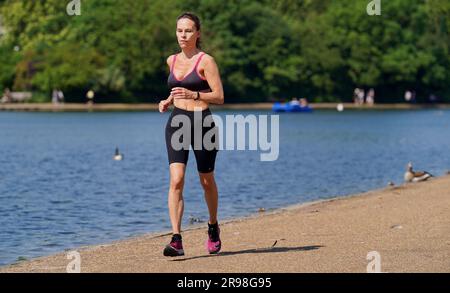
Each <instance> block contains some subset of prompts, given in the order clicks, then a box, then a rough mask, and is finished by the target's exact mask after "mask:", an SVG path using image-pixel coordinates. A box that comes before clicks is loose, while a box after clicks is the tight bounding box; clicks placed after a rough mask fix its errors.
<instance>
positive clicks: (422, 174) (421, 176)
mask: <svg viewBox="0 0 450 293" xmlns="http://www.w3.org/2000/svg"><path fill="white" fill-rule="evenodd" d="M431 177H433V175H431V174H430V173H428V172H426V171H413V166H412V163H411V162H409V163H408V166H407V167H406V172H405V175H404V178H405V181H406V182H422V181H426V180H428V179H429V178H431Z"/></svg>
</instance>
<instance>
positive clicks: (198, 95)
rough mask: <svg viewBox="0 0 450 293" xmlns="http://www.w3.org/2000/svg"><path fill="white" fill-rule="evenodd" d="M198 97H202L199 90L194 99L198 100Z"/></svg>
mask: <svg viewBox="0 0 450 293" xmlns="http://www.w3.org/2000/svg"><path fill="white" fill-rule="evenodd" d="M198 99H200V92H197V96H196V97H195V98H194V101H197V100H198Z"/></svg>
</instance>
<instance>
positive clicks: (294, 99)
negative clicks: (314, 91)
mask: <svg viewBox="0 0 450 293" xmlns="http://www.w3.org/2000/svg"><path fill="white" fill-rule="evenodd" d="M289 104H291V105H292V106H299V105H300V102H299V101H298V99H297V98H296V97H293V98H292V100H291V101H290V102H289Z"/></svg>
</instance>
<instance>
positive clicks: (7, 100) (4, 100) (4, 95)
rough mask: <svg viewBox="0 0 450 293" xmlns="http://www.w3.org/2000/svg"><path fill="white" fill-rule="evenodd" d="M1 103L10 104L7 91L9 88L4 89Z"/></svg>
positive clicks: (9, 95) (9, 96)
mask: <svg viewBox="0 0 450 293" xmlns="http://www.w3.org/2000/svg"><path fill="white" fill-rule="evenodd" d="M1 102H2V103H9V102H11V91H10V90H9V88H6V89H5V91H4V92H3V97H2V99H1Z"/></svg>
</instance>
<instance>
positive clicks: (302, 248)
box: [171, 245, 324, 261]
mask: <svg viewBox="0 0 450 293" xmlns="http://www.w3.org/2000/svg"><path fill="white" fill-rule="evenodd" d="M322 247H324V246H323V245H311V246H300V247H268V248H255V249H246V250H238V251H224V252H220V253H219V254H210V255H201V256H194V257H187V258H176V259H171V261H186V260H193V259H199V258H205V257H222V256H230V255H239V254H247V253H280V252H289V251H310V250H317V249H320V248H322Z"/></svg>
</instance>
